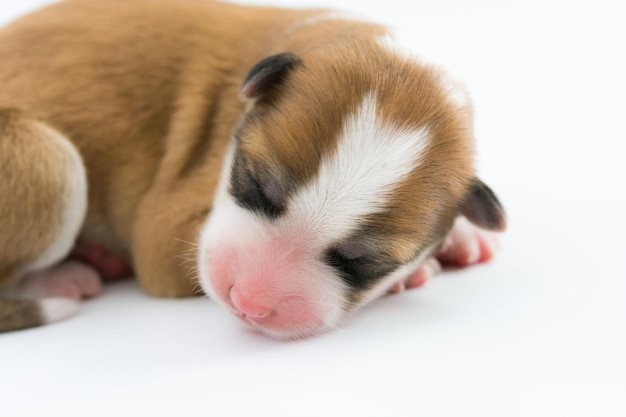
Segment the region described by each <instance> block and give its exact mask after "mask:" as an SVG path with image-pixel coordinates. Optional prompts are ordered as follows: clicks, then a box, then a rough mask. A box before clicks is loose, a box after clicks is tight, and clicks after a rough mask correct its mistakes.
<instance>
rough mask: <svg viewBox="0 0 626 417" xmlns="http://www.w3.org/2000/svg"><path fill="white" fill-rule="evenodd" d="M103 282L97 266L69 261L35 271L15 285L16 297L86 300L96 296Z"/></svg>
mask: <svg viewBox="0 0 626 417" xmlns="http://www.w3.org/2000/svg"><path fill="white" fill-rule="evenodd" d="M101 291H102V283H101V281H100V277H99V275H98V273H97V272H96V270H95V269H93V268H91V267H90V266H88V265H85V264H83V263H81V262H76V261H69V262H65V263H62V264H59V265H56V266H53V267H51V268H49V269H46V270H44V271H37V272H31V273H29V274H27V275H26V276H24V277H23V278H22V279H21V280H20V281H19V283H18V284H17V285H16V287H15V288H14V290H13V291H12V292H13V294H12V295H13V296H14V297H16V298H26V299H42V298H67V299H71V300H82V299H86V298H92V297H96V296H97V295H99V294H100V292H101Z"/></svg>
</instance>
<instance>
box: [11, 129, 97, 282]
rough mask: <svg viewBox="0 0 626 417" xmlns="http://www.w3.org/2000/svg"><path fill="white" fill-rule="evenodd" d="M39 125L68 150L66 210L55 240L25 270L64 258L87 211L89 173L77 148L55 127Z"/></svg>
mask: <svg viewBox="0 0 626 417" xmlns="http://www.w3.org/2000/svg"><path fill="white" fill-rule="evenodd" d="M40 128H41V129H42V130H43V133H44V134H45V135H46V136H48V137H50V138H51V140H53V141H55V142H56V143H57V145H58V146H59V147H60V148H61V149H62V150H63V151H65V153H66V157H67V160H66V172H67V176H66V180H67V184H66V193H65V196H63V200H64V202H65V209H64V211H63V214H62V219H61V222H60V226H59V230H58V234H57V236H56V238H55V240H54V241H53V242H52V244H51V245H50V246H49V247H48V249H46V250H45V251H44V252H43V253H42V254H41V255H40V256H39V257H38V258H37V259H36V260H35V261H34V262H33V263H31V264H30V265H28V267H27V268H25V271H23V272H24V273H26V272H31V271H36V270H41V269H44V268H47V267H49V266H51V265H53V264H54V263H56V262H58V261H60V260H61V259H63V258H64V257H65V256H66V255H67V254H68V253H69V252H70V250H72V247H73V246H74V243H75V240H76V236H77V235H78V232H79V231H80V228H81V226H82V224H83V221H84V219H85V215H86V213H87V173H86V171H85V165H84V164H83V161H82V158H81V156H80V154H79V153H78V150H77V149H76V147H74V145H73V144H72V143H71V142H70V141H69V140H68V139H66V138H65V137H64V136H63V135H61V134H60V133H58V132H57V131H56V130H54V129H52V128H50V127H48V126H46V125H43V124H42V125H40Z"/></svg>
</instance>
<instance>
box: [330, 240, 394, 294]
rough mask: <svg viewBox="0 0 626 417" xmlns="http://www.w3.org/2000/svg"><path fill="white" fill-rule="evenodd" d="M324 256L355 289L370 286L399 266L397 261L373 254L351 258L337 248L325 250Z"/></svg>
mask: <svg viewBox="0 0 626 417" xmlns="http://www.w3.org/2000/svg"><path fill="white" fill-rule="evenodd" d="M324 258H325V259H324V260H325V262H326V263H327V264H328V265H330V266H332V267H333V268H334V269H335V270H336V271H337V272H339V275H340V276H341V277H342V279H343V280H344V281H345V282H346V283H347V284H348V285H349V286H350V287H351V288H353V289H355V290H359V289H366V288H370V287H371V286H372V284H374V283H375V282H376V281H377V280H378V279H380V278H382V277H384V276H385V275H387V274H389V273H390V272H392V271H394V270H395V269H396V268H398V266H400V263H399V262H397V261H390V260H388V259H383V257H376V256H373V255H362V256H359V257H355V258H352V259H351V258H350V257H348V256H346V254H344V253H342V251H341V250H340V249H338V248H330V249H329V250H327V251H326V253H325V255H324Z"/></svg>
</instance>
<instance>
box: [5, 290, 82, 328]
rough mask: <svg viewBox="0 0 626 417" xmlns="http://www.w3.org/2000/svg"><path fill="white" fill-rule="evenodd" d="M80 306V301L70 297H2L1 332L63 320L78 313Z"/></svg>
mask: <svg viewBox="0 0 626 417" xmlns="http://www.w3.org/2000/svg"><path fill="white" fill-rule="evenodd" d="M78 308H79V303H78V301H74V300H70V299H68V298H43V299H40V300H3V299H0V333H3V332H10V331H13V330H21V329H27V328H29V327H36V326H41V325H43V324H47V323H52V322H55V321H59V320H63V319H65V318H67V317H70V316H73V315H74V314H76V312H77V311H78Z"/></svg>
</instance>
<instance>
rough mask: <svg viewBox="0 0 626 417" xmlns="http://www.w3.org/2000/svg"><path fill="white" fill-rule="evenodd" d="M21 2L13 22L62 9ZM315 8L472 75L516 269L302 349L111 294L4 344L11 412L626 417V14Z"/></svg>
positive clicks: (200, 304) (457, 277)
mask: <svg viewBox="0 0 626 417" xmlns="http://www.w3.org/2000/svg"><path fill="white" fill-rule="evenodd" d="M7 3H8V2H2V3H1V4H2V5H1V6H0V23H5V22H8V21H9V20H11V19H12V18H14V17H16V16H17V15H19V14H21V13H23V12H26V11H28V10H30V9H32V8H35V7H36V6H39V5H41V4H44V3H47V2H46V1H37V0H30V1H25V0H21V1H20V4H19V5H17V6H14V5H8V4H7ZM254 3H258V4H260V3H261V2H260V1H255V2H254ZM306 3H309V4H310V5H312V6H329V7H335V8H341V9H345V10H351V11H355V12H357V13H359V14H361V15H363V16H366V17H369V18H373V19H376V20H379V21H382V22H384V23H387V24H389V25H392V26H394V27H397V28H400V29H402V30H403V31H404V32H407V33H409V34H412V35H414V36H415V37H417V38H419V39H422V40H423V41H425V42H426V43H428V44H430V45H431V46H432V47H433V48H434V49H436V50H437V51H439V52H441V54H442V55H444V56H447V57H448V58H449V60H450V61H451V62H453V63H454V64H455V66H456V68H457V69H458V71H459V72H460V73H461V74H462V75H463V76H464V78H465V80H466V82H467V84H468V85H469V88H470V91H471V92H472V94H473V98H474V102H475V107H476V133H477V137H478V140H479V164H478V166H479V173H480V175H481V177H482V178H483V179H484V180H485V181H486V182H487V183H489V184H490V185H491V186H492V187H493V188H494V189H495V190H496V191H497V192H498V193H499V195H500V196H501V198H502V201H503V202H504V203H505V205H506V207H507V209H508V213H509V217H510V229H509V231H508V232H507V233H506V234H505V235H504V236H503V239H502V240H503V246H504V250H503V252H502V253H501V255H500V256H499V257H498V258H497V259H496V260H494V261H493V262H491V263H490V264H488V265H483V266H479V267H475V268H471V269H467V270H462V271H449V272H446V273H444V274H443V275H441V276H440V277H438V278H437V279H436V280H435V281H434V282H432V283H430V284H429V285H428V286H427V287H426V288H424V289H421V290H415V291H411V292H408V293H404V294H401V295H398V296H393V297H387V298H385V299H383V300H380V301H378V302H376V303H374V304H373V305H371V306H370V307H368V308H366V309H365V310H364V311H362V312H361V313H359V314H357V315H356V316H355V317H354V318H352V319H351V320H349V321H348V322H346V323H345V324H344V326H343V329H342V330H341V331H337V332H334V333H330V334H327V335H324V336H321V337H318V338H314V339H309V340H303V341H298V342H290V343H285V342H277V341H274V340H270V339H268V338H266V337H263V336H259V335H257V334H254V333H251V332H249V331H247V330H246V329H244V328H243V327H242V326H241V325H239V324H238V323H237V322H236V321H235V320H234V319H232V318H231V317H230V316H227V315H226V314H225V313H224V312H222V311H221V310H219V309H218V308H217V307H216V306H215V305H213V304H212V303H210V302H208V301H206V300H203V299H189V300H182V301H181V300H178V301H176V300H156V299H151V298H148V297H147V296H145V295H143V294H142V292H141V291H140V289H139V288H138V287H137V285H136V284H135V283H133V282H126V283H121V284H114V285H109V286H107V287H106V290H105V293H104V295H103V296H102V297H101V298H99V299H97V300H93V301H90V302H88V303H86V304H85V305H84V308H83V310H82V312H81V314H80V315H79V316H78V317H76V318H74V319H72V320H68V321H65V322H63V323H60V324H57V325H53V326H48V327H45V328H40V329H35V330H29V331H23V332H17V333H11V334H5V335H1V336H0V414H1V415H2V416H7V417H9V416H44V415H55V416H56V415H58V416H64V417H69V416H112V415H129V416H144V415H145V416H151V417H156V416H230V415H233V416H239V415H241V416H250V415H253V416H270V415H271V416H455V417H459V416H481V417H482V416H498V417H502V416H507V417H509V416H533V417H535V416H549V417H555V416H568V417H573V416H594V417H595V416H602V417H604V416H626V358H625V355H626V342H625V332H626V250H625V249H626V243H625V236H626V222H625V220H624V211H625V209H626V196H625V192H624V188H625V187H624V185H623V181H624V178H626V169H625V168H624V156H625V152H624V151H625V150H626V146H625V145H624V143H625V141H626V128H625V127H624V126H625V123H626V105H625V103H624V100H625V98H626V83H625V81H624V77H625V76H626V64H625V62H624V59H625V58H626V53H625V51H626V25H625V23H624V12H623V11H622V10H618V6H619V2H617V1H613V2H608V1H593V2H592V1H588V2H583V1H550V0H543V1H535V0H526V1H523V2H522V1H519V2H513V1H489V0H479V1H457V0H437V1H434V0H422V1H416V2H412V3H410V2H408V1H407V0H385V1H380V0H379V1H371V0H367V1H357V0H346V1H344V2H332V1H330V0H302V1H295V0H294V1H292V2H288V1H284V0H283V1H282V2H281V1H279V0H276V1H274V2H273V4H282V5H298V6H300V5H305V4H306ZM409 4H410V5H409ZM0 88H2V86H0Z"/></svg>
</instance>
